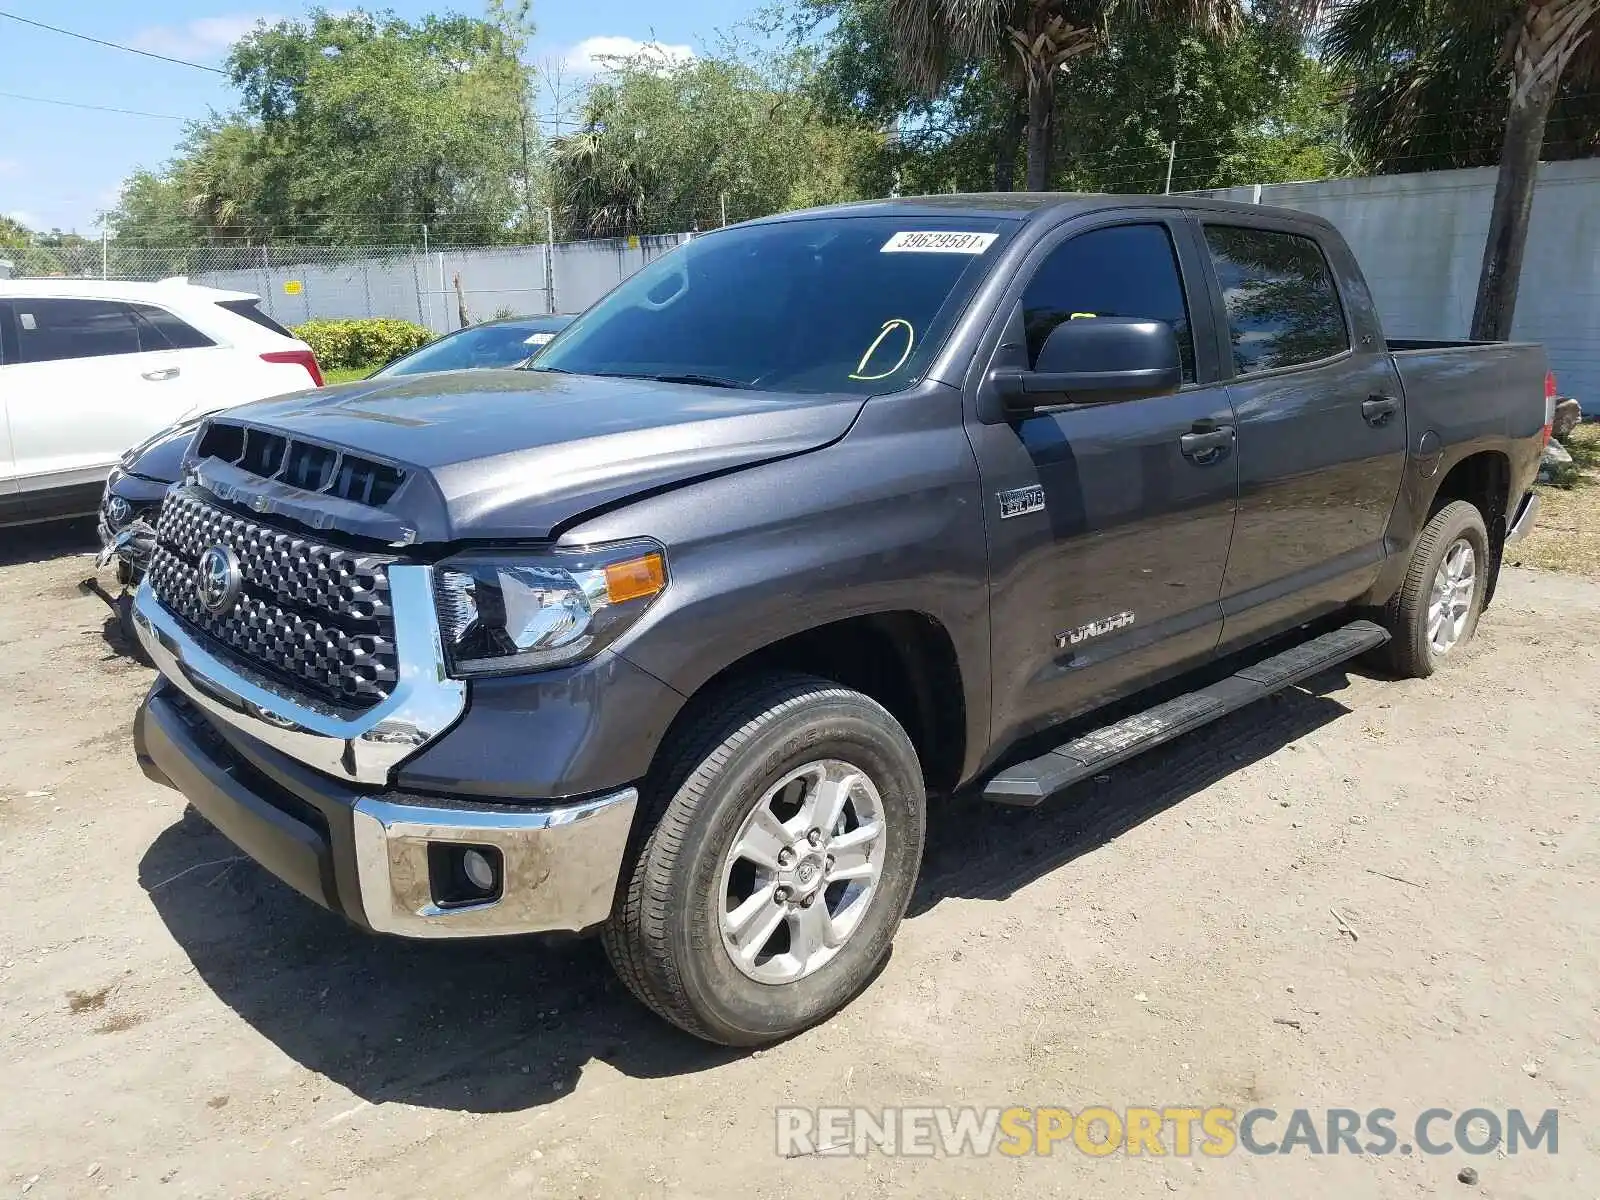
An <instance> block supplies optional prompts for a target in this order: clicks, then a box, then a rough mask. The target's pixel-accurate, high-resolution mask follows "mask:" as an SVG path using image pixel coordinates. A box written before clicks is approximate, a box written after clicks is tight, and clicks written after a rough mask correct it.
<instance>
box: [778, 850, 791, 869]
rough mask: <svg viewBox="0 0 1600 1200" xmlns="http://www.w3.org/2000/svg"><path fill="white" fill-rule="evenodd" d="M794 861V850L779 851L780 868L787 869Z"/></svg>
mask: <svg viewBox="0 0 1600 1200" xmlns="http://www.w3.org/2000/svg"><path fill="white" fill-rule="evenodd" d="M793 861H794V851H793V850H779V851H778V865H779V866H780V867H787V866H788V865H789V864H790V863H792V862H793Z"/></svg>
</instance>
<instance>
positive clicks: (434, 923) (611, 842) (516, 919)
mask: <svg viewBox="0 0 1600 1200" xmlns="http://www.w3.org/2000/svg"><path fill="white" fill-rule="evenodd" d="M638 800H639V793H638V792H637V791H636V790H634V789H633V788H624V789H623V790H622V791H620V792H613V793H611V794H610V795H607V796H599V797H596V798H595V799H592V800H585V801H583V802H582V803H579V804H574V805H571V806H569V807H565V808H551V809H540V810H535V811H532V812H530V811H527V810H514V811H507V810H504V809H497V810H491V809H481V808H480V809H455V808H449V809H437V808H419V807H416V806H413V805H410V804H394V803H391V802H389V801H386V800H378V799H374V798H373V797H370V796H364V797H362V798H361V799H360V800H359V801H357V803H356V806H355V845H356V866H357V871H358V874H359V877H360V881H361V907H362V910H363V912H365V914H366V918H367V923H368V924H369V925H371V926H372V928H373V929H375V930H377V931H378V932H379V933H395V934H400V935H402V936H404V937H419V938H428V937H483V936H488V935H493V934H511V933H539V932H548V931H550V930H570V931H574V932H575V931H577V930H580V929H587V928H589V927H590V926H592V925H598V924H599V923H600V922H602V921H604V920H605V919H606V917H607V916H609V915H610V913H611V902H612V899H613V897H614V896H615V895H616V890H617V875H618V872H619V871H620V870H621V867H622V855H623V851H624V849H625V848H626V846H627V843H628V831H629V829H631V828H632V826H633V812H634V809H635V808H636V807H637V805H638ZM438 843H468V844H471V845H474V846H493V847H494V848H496V849H497V850H499V851H500V858H501V863H502V876H501V888H500V895H499V896H498V897H496V898H495V899H493V900H487V901H482V902H479V903H474V904H457V905H452V906H449V907H443V906H441V905H439V904H437V903H436V902H435V900H434V896H433V890H432V883H431V881H430V875H429V870H428V847H429V845H430V844H438Z"/></svg>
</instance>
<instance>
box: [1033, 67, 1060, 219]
mask: <svg viewBox="0 0 1600 1200" xmlns="http://www.w3.org/2000/svg"><path fill="white" fill-rule="evenodd" d="M1055 115H1056V76H1055V72H1054V71H1052V70H1051V69H1050V67H1049V66H1048V64H1044V63H1030V64H1029V67H1028V190H1029V191H1030V192H1045V191H1049V190H1050V156H1051V151H1052V150H1054V148H1055Z"/></svg>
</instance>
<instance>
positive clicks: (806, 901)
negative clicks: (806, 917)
mask: <svg viewBox="0 0 1600 1200" xmlns="http://www.w3.org/2000/svg"><path fill="white" fill-rule="evenodd" d="M816 898H817V894H816V893H815V892H812V893H811V895H809V896H807V897H806V898H805V899H804V900H802V901H800V907H801V908H810V907H811V902H812V901H813V900H815V899H816Z"/></svg>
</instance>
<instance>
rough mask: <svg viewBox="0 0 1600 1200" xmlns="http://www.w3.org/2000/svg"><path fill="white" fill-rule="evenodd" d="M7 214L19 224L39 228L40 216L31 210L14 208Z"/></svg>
mask: <svg viewBox="0 0 1600 1200" xmlns="http://www.w3.org/2000/svg"><path fill="white" fill-rule="evenodd" d="M5 215H6V216H8V217H10V218H11V219H12V220H13V221H15V222H16V223H17V224H18V225H26V226H27V227H28V228H29V229H37V228H39V218H38V217H36V216H34V215H33V214H32V213H31V212H23V211H22V209H20V208H13V209H12V210H11V211H10V212H8V213H6V214H5Z"/></svg>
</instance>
